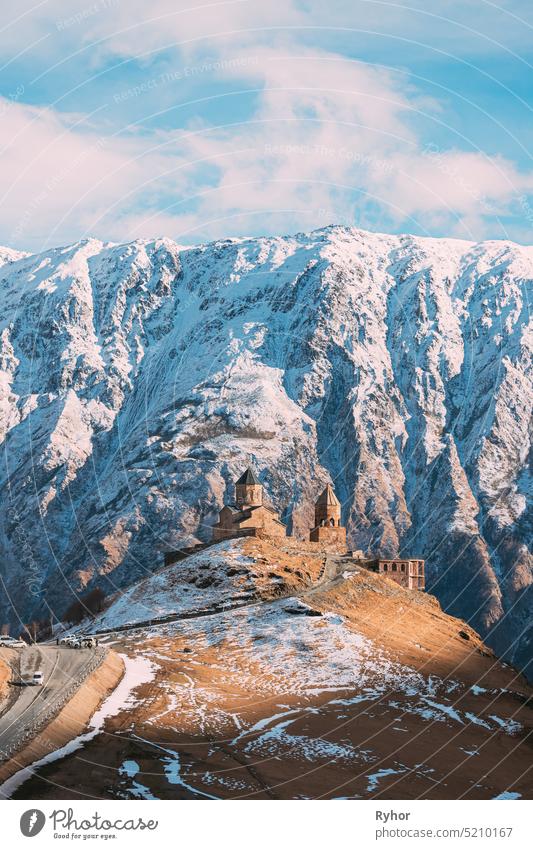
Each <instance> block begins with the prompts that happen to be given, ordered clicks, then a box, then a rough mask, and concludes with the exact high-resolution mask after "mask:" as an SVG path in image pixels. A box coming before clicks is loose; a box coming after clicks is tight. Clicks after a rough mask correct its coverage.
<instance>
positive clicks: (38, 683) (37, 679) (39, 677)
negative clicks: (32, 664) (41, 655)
mask: <svg viewBox="0 0 533 849" xmlns="http://www.w3.org/2000/svg"><path fill="white" fill-rule="evenodd" d="M31 683H32V685H33V686H34V687H42V686H43V684H44V679H43V673H42V672H40V671H39V670H37V671H36V672H34V673H33V678H32V679H31Z"/></svg>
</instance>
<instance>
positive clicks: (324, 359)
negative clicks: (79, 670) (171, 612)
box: [0, 227, 533, 667]
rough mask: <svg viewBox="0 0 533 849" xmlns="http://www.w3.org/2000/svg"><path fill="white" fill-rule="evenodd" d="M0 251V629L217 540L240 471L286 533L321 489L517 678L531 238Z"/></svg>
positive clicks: (356, 542)
mask: <svg viewBox="0 0 533 849" xmlns="http://www.w3.org/2000/svg"><path fill="white" fill-rule="evenodd" d="M0 262H1V263H4V264H3V265H2V267H1V268H0V302H1V309H0V320H1V325H0V334H1V335H0V386H1V387H2V391H1V395H0V439H1V440H2V443H3V448H4V450H3V463H2V469H1V478H0V493H1V496H0V497H1V498H2V517H3V518H2V527H1V529H0V540H1V544H2V564H1V569H2V578H3V581H4V584H3V586H4V591H3V593H2V596H3V598H2V600H1V601H2V618H3V621H6V622H7V621H11V622H15V621H16V620H17V617H18V616H20V619H21V620H22V621H28V620H29V619H32V618H44V617H45V616H46V615H47V610H48V607H49V608H51V609H52V610H54V611H56V612H57V613H62V612H64V609H65V608H66V607H68V605H69V604H70V603H71V602H72V601H73V600H74V599H75V597H76V594H79V593H80V592H82V593H83V592H85V591H87V590H88V589H90V588H92V587H93V586H95V585H100V586H102V588H103V589H104V590H105V591H106V592H113V591H115V590H116V589H117V588H120V587H126V586H128V585H129V584H131V583H132V582H133V581H135V580H138V579H139V578H140V577H142V576H143V575H144V574H146V573H147V572H150V571H151V570H153V569H155V568H156V567H157V566H159V565H160V564H161V552H162V551H163V550H165V549H168V548H172V547H176V546H179V545H184V544H186V543H189V542H191V541H192V540H195V539H202V540H203V539H207V538H209V535H210V525H211V524H212V523H213V521H214V517H215V514H216V510H217V509H219V507H220V505H221V504H222V503H223V500H224V493H225V488H226V486H228V485H230V484H231V482H232V481H233V480H234V479H235V477H236V476H237V474H238V473H239V472H240V471H242V468H243V467H244V466H245V465H247V464H248V463H250V462H251V463H252V465H253V466H254V468H255V469H256V471H257V472H258V473H259V476H260V478H261V480H262V482H263V483H264V485H265V487H266V491H267V493H268V497H269V498H270V499H271V500H272V502H273V503H274V505H275V506H276V508H277V509H279V510H280V511H283V512H284V515H285V518H286V521H287V522H288V525H289V528H290V530H291V531H292V532H293V533H295V534H297V535H301V536H305V535H306V533H307V530H308V528H309V526H310V523H311V517H312V505H313V501H314V499H315V497H316V495H317V494H318V491H319V490H320V487H321V486H323V485H324V484H325V483H326V482H327V481H329V480H331V481H332V482H333V483H334V485H335V488H336V492H337V494H338V496H339V498H340V500H341V502H342V505H343V519H344V521H345V524H346V525H347V528H348V533H349V539H350V543H351V545H352V546H353V547H354V548H362V549H364V550H366V551H374V552H378V551H380V552H384V553H389V554H393V553H396V552H398V551H400V552H402V553H405V554H419V555H420V556H424V557H425V558H426V561H427V572H428V578H429V581H428V584H429V586H428V588H429V590H430V591H432V592H434V593H435V594H436V595H437V596H438V597H439V599H440V601H441V603H442V604H443V606H444V607H445V609H446V610H447V611H448V612H450V613H454V614H456V615H459V616H461V617H462V618H465V619H467V620H468V621H469V622H471V624H472V625H473V626H474V627H475V628H477V629H478V630H480V631H481V632H482V634H483V635H484V636H485V637H486V638H487V640H488V642H489V643H491V644H493V645H494V646H495V647H496V649H497V650H498V651H500V652H502V653H505V654H506V656H507V657H508V658H509V659H511V660H513V661H514V662H515V663H516V664H517V665H519V666H522V667H523V666H524V665H525V663H526V661H527V659H528V658H530V656H531V633H530V632H529V633H528V630H527V629H528V627H529V628H530V627H531V626H530V624H529V625H528V623H530V621H531V603H530V598H531V595H530V585H531V558H530V553H529V551H528V548H527V543H528V541H529V540H530V539H531V514H530V512H528V510H527V503H528V501H527V499H528V492H530V490H528V486H530V484H529V478H528V476H527V475H528V452H529V450H530V449H529V446H530V437H529V427H530V424H529V423H530V420H531V399H532V394H533V393H532V391H531V382H532V375H531V349H532V347H533V345H532V335H533V334H532V330H531V322H530V315H529V303H528V293H527V288H528V286H529V287H530V284H531V280H532V278H533V248H531V247H523V246H520V245H514V244H512V243H509V242H495V241H491V242H485V243H480V244H475V243H470V242H463V241H459V240H455V239H433V238H419V237H412V236H388V235H385V234H373V233H367V232H364V231H361V230H356V229H353V228H347V227H329V228H325V229H323V230H319V231H316V232H314V233H310V234H297V235H295V236H292V237H284V238H253V239H252V238H251V239H238V240H226V241H219V242H214V243H212V244H206V245H201V246H198V247H182V246H178V245H176V244H175V243H174V242H172V240H170V239H158V240H154V241H139V242H133V243H131V244H123V245H116V244H104V243H102V242H100V241H98V240H96V239H88V240H83V241H82V242H79V243H77V244H75V245H72V246H68V247H63V248H57V249H53V250H49V251H46V252H44V253H42V254H39V255H32V256H28V255H24V254H22V255H21V254H18V253H17V252H14V251H9V250H8V249H0ZM13 607H14V608H15V609H16V611H17V614H16V615H14V614H13Z"/></svg>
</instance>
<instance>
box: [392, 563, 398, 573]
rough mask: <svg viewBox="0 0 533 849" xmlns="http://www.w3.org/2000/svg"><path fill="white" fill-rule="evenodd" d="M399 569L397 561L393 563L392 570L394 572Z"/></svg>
mask: <svg viewBox="0 0 533 849" xmlns="http://www.w3.org/2000/svg"><path fill="white" fill-rule="evenodd" d="M397 569H398V567H397V566H396V563H393V564H392V571H393V572H396V571H397Z"/></svg>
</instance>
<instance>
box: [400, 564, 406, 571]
mask: <svg viewBox="0 0 533 849" xmlns="http://www.w3.org/2000/svg"><path fill="white" fill-rule="evenodd" d="M400 569H401V571H402V572H405V563H402V565H401V566H400Z"/></svg>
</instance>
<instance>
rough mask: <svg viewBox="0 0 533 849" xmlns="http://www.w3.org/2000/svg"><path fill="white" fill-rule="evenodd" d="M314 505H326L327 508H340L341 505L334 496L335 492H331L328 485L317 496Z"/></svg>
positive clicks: (331, 489) (330, 487) (331, 488)
mask: <svg viewBox="0 0 533 849" xmlns="http://www.w3.org/2000/svg"><path fill="white" fill-rule="evenodd" d="M316 503H317V504H327V506H328V507H331V506H333V505H334V506H336V507H340V506H341V503H340V501H339V499H338V498H337V496H336V495H335V492H334V491H333V487H332V486H331V484H330V483H328V485H327V486H326V488H325V490H324V492H323V493H322V495H319V497H318V498H317V502H316Z"/></svg>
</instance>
